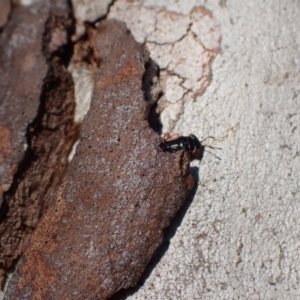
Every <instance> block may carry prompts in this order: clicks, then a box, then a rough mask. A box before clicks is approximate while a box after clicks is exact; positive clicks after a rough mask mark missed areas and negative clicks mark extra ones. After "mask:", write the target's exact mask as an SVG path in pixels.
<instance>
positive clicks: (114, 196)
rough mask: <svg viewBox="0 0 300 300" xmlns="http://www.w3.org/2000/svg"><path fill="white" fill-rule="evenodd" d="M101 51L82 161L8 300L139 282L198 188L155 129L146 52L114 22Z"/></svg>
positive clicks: (93, 293) (104, 294)
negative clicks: (147, 84) (145, 78)
mask: <svg viewBox="0 0 300 300" xmlns="http://www.w3.org/2000/svg"><path fill="white" fill-rule="evenodd" d="M96 48H97V50H98V51H99V53H100V61H101V63H100V68H99V71H98V74H97V81H96V85H95V93H94V97H93V100H92V103H91V108H90V110H89V112H88V115H87V116H86V118H85V120H84V122H83V126H82V129H81V134H80V142H79V145H78V147H77V150H76V154H75V157H74V159H73V160H72V162H71V163H70V166H69V168H68V171H67V173H66V176H65V177H64V180H63V183H62V186H61V187H60V189H59V191H58V194H57V197H56V202H55V204H54V205H53V206H51V207H50V208H49V210H48V211H47V212H46V214H45V215H44V217H43V218H42V220H41V222H40V224H39V226H38V228H37V230H36V231H35V232H34V234H33V236H32V239H31V244H30V246H29V248H28V249H27V251H26V254H25V255H24V256H23V258H22V260H21V261H20V263H19V265H18V269H17V272H16V273H15V275H14V277H13V279H12V280H11V282H10V285H9V287H8V290H7V293H6V296H5V299H93V300H94V299H107V298H109V297H110V296H112V295H113V294H114V293H116V292H117V291H119V290H120V289H122V288H128V287H130V286H133V285H135V284H136V283H137V281H138V280H139V278H140V276H141V274H142V272H143V271H144V269H145V267H146V265H147V264H148V262H149V260H150V259H151V257H152V256H153V254H154V252H155V250H156V249H157V248H158V246H159V245H160V244H161V243H162V239H163V231H164V229H165V228H166V227H167V226H168V225H169V223H170V220H171V219H172V218H173V217H174V215H175V214H176V212H177V211H178V209H179V208H180V207H181V206H182V204H183V203H184V201H185V199H186V198H187V195H188V194H189V191H190V190H191V188H192V186H193V184H194V180H193V178H192V176H191V175H190V173H189V158H188V156H187V155H186V153H184V152H179V153H176V155H171V154H170V153H163V152H162V151H161V150H160V148H159V146H158V145H159V143H160V140H159V137H158V135H157V134H156V133H155V132H154V131H153V130H152V129H151V128H150V127H149V124H148V122H147V116H146V111H147V105H148V104H147V102H146V101H145V100H144V91H143V90H142V78H143V74H144V72H145V69H144V66H145V64H146V62H147V61H148V59H149V58H148V54H147V52H146V51H145V50H144V48H143V47H142V46H141V45H139V44H137V43H136V42H135V41H134V39H133V38H132V36H131V34H130V33H129V32H128V31H127V29H126V27H125V25H124V24H120V23H117V22H116V21H103V22H101V23H100V25H99V27H98V33H97V35H96Z"/></svg>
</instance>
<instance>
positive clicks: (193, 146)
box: [159, 133, 219, 160]
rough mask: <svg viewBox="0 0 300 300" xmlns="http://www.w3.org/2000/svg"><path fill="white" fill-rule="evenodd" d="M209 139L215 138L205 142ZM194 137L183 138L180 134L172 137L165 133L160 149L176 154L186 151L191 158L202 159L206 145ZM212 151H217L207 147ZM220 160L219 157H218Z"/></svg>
mask: <svg viewBox="0 0 300 300" xmlns="http://www.w3.org/2000/svg"><path fill="white" fill-rule="evenodd" d="M208 138H214V137H212V136H208V137H207V138H205V139H204V140H206V139H208ZM204 140H202V141H199V139H198V138H197V137H196V136H195V135H193V134H190V135H188V136H181V135H179V134H174V135H170V133H165V134H164V135H163V137H162V142H161V143H160V145H159V146H160V147H161V149H162V150H163V151H165V152H170V153H174V152H177V151H179V150H185V151H187V152H189V154H190V156H191V158H196V159H200V160H201V159H202V157H203V153H204V149H205V147H206V145H202V142H203V141H204ZM207 147H209V148H211V149H215V147H212V146H207ZM218 158H219V157H218Z"/></svg>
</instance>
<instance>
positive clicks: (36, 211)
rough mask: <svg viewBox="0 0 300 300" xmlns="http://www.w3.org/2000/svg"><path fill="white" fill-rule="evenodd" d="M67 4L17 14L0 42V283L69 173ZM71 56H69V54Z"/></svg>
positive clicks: (70, 102) (41, 6) (73, 130)
mask: <svg viewBox="0 0 300 300" xmlns="http://www.w3.org/2000/svg"><path fill="white" fill-rule="evenodd" d="M69 13H70V9H69V7H68V5H67V2H66V1H58V0H57V2H56V1H38V2H36V3H35V4H34V5H32V6H29V7H22V6H16V7H15V8H14V10H13V12H12V16H11V18H10V20H9V22H8V23H7V24H6V26H5V28H4V29H3V31H2V34H1V36H0V70H1V76H0V91H1V99H0V140H1V142H0V218H1V220H0V222H1V224H0V237H1V238H0V282H1V276H2V275H3V274H4V272H5V270H6V269H7V268H9V267H10V266H11V265H12V263H13V262H14V260H15V259H16V258H17V257H18V256H20V254H21V253H22V251H23V249H24V245H25V243H26V240H27V236H28V235H29V234H30V233H31V232H32V231H33V230H34V228H35V226H36V224H37V222H38V220H39V218H40V216H41V214H42V212H43V210H44V208H45V207H46V206H47V203H48V201H49V199H50V196H51V194H52V192H53V189H54V187H55V186H57V184H58V182H59V181H60V179H61V177H62V174H63V172H64V170H65V168H66V164H67V156H68V153H69V151H70V148H71V146H72V143H73V141H74V138H75V134H76V126H75V125H74V122H73V118H74V107H75V104H74V92H73V81H72V78H71V76H70V74H69V73H68V72H67V70H66V67H65V61H64V60H63V59H62V57H63V56H64V58H65V57H66V56H67V55H66V54H67V53H68V52H69V49H68V44H69V43H68V39H69V37H68V36H69V35H70V33H69V31H70V30H71V28H72V22H71V21H70V18H69ZM69 56H70V54H69Z"/></svg>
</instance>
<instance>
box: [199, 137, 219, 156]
mask: <svg viewBox="0 0 300 300" xmlns="http://www.w3.org/2000/svg"><path fill="white" fill-rule="evenodd" d="M207 139H215V137H213V136H211V135H209V136H208V137H206V138H205V139H203V140H202V141H201V143H202V142H204V141H206V140H207ZM203 147H204V148H205V147H208V148H210V149H212V150H216V149H217V150H222V148H219V147H213V146H210V145H203ZM206 152H208V153H210V154H212V155H213V156H214V157H216V158H217V159H219V160H221V158H220V157H219V156H217V155H216V154H214V153H212V152H210V151H207V150H206Z"/></svg>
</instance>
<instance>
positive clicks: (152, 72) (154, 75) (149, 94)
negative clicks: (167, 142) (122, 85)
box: [142, 58, 163, 134]
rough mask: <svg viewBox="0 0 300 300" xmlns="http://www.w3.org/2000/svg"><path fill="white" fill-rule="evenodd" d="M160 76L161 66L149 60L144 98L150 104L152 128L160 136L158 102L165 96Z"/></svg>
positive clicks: (148, 109)
mask: <svg viewBox="0 0 300 300" xmlns="http://www.w3.org/2000/svg"><path fill="white" fill-rule="evenodd" d="M159 76H160V70H159V66H158V65H157V64H156V63H155V62H154V61H153V60H152V59H151V58H149V60H148V61H147V62H146V64H145V73H144V76H143V83H142V88H143V91H144V97H145V99H146V101H147V102H148V106H147V112H146V116H147V118H148V122H149V125H150V127H151V128H152V129H153V130H154V131H155V132H157V133H158V134H161V132H162V123H161V121H160V115H159V113H157V101H158V100H159V98H160V97H161V96H162V95H163V92H162V89H161V88H160V85H159Z"/></svg>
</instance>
